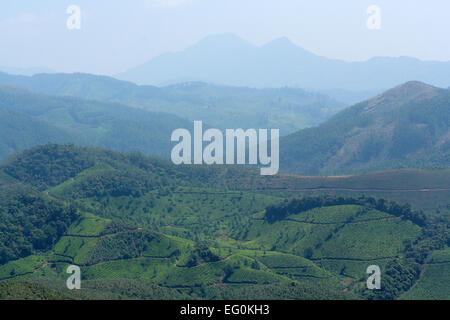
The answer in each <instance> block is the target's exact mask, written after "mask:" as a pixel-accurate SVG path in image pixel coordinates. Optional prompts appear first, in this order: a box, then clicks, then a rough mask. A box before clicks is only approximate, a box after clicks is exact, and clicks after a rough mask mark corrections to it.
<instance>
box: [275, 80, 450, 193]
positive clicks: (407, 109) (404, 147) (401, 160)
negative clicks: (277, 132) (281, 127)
mask: <svg viewBox="0 0 450 320" xmlns="http://www.w3.org/2000/svg"><path fill="white" fill-rule="evenodd" d="M449 105H450V90H448V89H440V88H436V87H432V86H429V85H426V84H424V83H420V82H408V83H406V84H404V85H400V86H398V87H395V88H393V89H391V90H388V91H387V92H385V93H383V94H382V95H379V96H377V97H374V98H372V99H370V100H368V101H364V102H361V103H358V104H356V105H354V106H352V107H350V108H348V109H345V110H343V111H341V112H339V113H338V114H336V115H335V116H334V117H332V118H331V119H330V120H328V121H327V122H325V123H323V124H321V125H319V126H318V127H314V128H308V129H304V130H300V131H298V132H296V133H294V134H292V135H289V136H287V137H284V138H282V139H281V140H280V159H281V160H280V164H281V166H280V170H281V171H283V172H289V173H296V174H307V175H341V174H352V173H364V172H370V171H375V170H385V169H392V168H428V169H449V168H450V153H449V152H450V141H449V138H448V137H449V118H450V114H449V112H450V109H449V107H448V106H449ZM447 186H448V184H447Z"/></svg>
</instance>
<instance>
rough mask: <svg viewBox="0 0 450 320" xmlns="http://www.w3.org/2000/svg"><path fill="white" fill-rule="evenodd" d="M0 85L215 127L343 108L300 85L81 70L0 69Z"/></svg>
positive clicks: (289, 125)
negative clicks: (153, 78) (132, 78)
mask: <svg viewBox="0 0 450 320" xmlns="http://www.w3.org/2000/svg"><path fill="white" fill-rule="evenodd" d="M0 84H3V85H10V86H18V87H21V88H25V89H27V90H30V91H33V92H36V93H42V94H47V95H59V96H71V97H76V98H81V99H89V100H100V101H105V102H112V103H120V104H125V105H128V106H132V107H136V108H139V109H145V110H149V111H153V112H165V113H171V114H175V115H177V116H179V117H182V118H185V119H189V120H191V121H194V120H202V121H203V122H205V123H208V124H210V125H211V126H213V127H216V128H219V129H227V128H239V127H242V128H278V129H280V130H281V134H288V133H292V132H295V131H297V130H298V129H301V128H305V127H310V126H314V125H318V124H319V123H321V122H323V121H325V120H327V119H329V118H330V117H331V116H332V115H333V114H335V113H336V112H337V111H338V110H340V109H342V108H343V107H345V104H343V103H340V102H337V101H336V100H333V99H331V98H329V97H328V96H326V95H323V94H320V93H313V92H308V91H305V90H302V89H294V88H277V89H270V88H267V89H254V88H247V87H244V88H239V87H226V86H217V85H212V84H206V83H201V82H192V83H182V84H177V85H171V86H167V87H162V88H159V87H154V86H138V85H135V84H134V83H131V82H126V81H119V80H117V79H114V78H110V77H105V76H96V75H90V74H80V73H75V74H38V75H34V76H32V77H25V76H12V75H7V74H5V73H0Z"/></svg>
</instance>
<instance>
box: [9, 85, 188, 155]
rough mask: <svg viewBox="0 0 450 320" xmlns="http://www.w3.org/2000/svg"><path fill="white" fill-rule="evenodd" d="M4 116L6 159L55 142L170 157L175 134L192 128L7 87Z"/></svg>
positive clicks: (161, 117) (170, 118)
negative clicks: (16, 153) (17, 153)
mask: <svg viewBox="0 0 450 320" xmlns="http://www.w3.org/2000/svg"><path fill="white" fill-rule="evenodd" d="M0 115H1V117H0V124H1V126H0V131H1V133H2V135H1V138H0V159H4V158H5V157H6V156H8V155H10V154H12V153H14V152H17V151H19V150H24V149H26V148H30V147H33V146H36V145H41V144H46V143H49V142H53V143H75V144H82V145H94V146H103V147H108V148H113V149H116V150H119V151H141V152H143V153H146V154H151V155H158V156H163V157H169V155H170V150H171V147H172V146H171V144H170V135H171V133H172V131H173V130H175V129H177V128H189V127H191V126H192V123H191V122H189V121H187V120H184V119H182V118H179V117H177V116H175V115H171V114H168V113H156V112H149V111H145V110H139V109H136V108H131V107H127V106H124V105H120V104H118V103H107V102H99V101H95V100H83V99H79V98H72V97H55V96H47V95H43V94H36V93H31V92H29V91H26V90H23V89H20V88H16V87H5V86H0Z"/></svg>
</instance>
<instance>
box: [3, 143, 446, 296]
mask: <svg viewBox="0 0 450 320" xmlns="http://www.w3.org/2000/svg"><path fill="white" fill-rule="evenodd" d="M0 172H2V175H1V176H0V178H1V180H2V181H5V182H6V181H8V182H12V181H20V182H21V183H20V184H16V183H5V184H3V187H2V189H0V194H1V201H2V205H1V208H2V210H1V214H2V219H1V221H2V223H1V225H0V228H1V229H2V233H1V234H2V237H3V239H2V242H1V243H2V244H3V243H6V244H8V245H7V246H5V247H3V248H2V249H1V250H2V251H1V252H3V253H2V257H3V258H2V259H3V260H2V261H1V262H0V288H2V289H1V292H2V293H1V294H2V295H1V298H2V299H8V298H11V299H12V298H16V299H24V298H32V299H99V298H100V299H170V298H172V299H361V298H362V299H396V298H408V297H414V296H417V295H419V294H420V295H421V296H423V297H434V296H436V294H439V297H443V298H444V299H446V298H449V296H448V293H446V291H445V289H444V288H443V287H442V286H441V287H440V288H441V289H439V291H438V293H436V294H435V293H433V291H432V290H431V289H427V288H429V287H430V285H432V283H433V281H442V278H439V277H438V276H437V273H436V271H434V270H433V268H430V267H431V266H432V265H431V263H436V266H437V265H439V266H441V264H437V263H438V262H441V261H444V260H445V259H446V258H445V257H446V251H445V250H446V249H445V248H446V247H447V246H448V241H449V233H448V230H449V228H448V227H449V221H448V217H446V216H445V215H443V214H441V215H435V214H433V215H431V214H429V215H424V214H423V213H422V212H420V211H416V210H414V209H411V207H410V206H408V205H400V204H398V203H396V202H392V201H384V200H381V199H374V198H372V197H370V195H369V194H367V195H366V196H364V197H362V196H347V197H339V196H333V195H328V196H325V195H316V196H313V197H305V196H302V193H301V192H296V193H294V194H292V193H290V194H287V192H286V191H283V190H280V189H278V191H274V190H277V189H276V187H277V185H278V184H279V183H281V182H280V181H287V182H289V183H288V184H287V186H288V187H290V186H291V185H290V184H293V183H294V182H295V181H296V180H295V179H300V178H298V177H269V178H268V177H261V176H259V175H258V174H257V171H256V170H252V169H248V168H240V167H223V166H222V167H220V166H219V167H215V166H212V167H207V166H195V167H194V166H174V165H172V164H171V163H170V162H168V161H165V160H158V159H152V158H147V157H144V156H142V155H138V154H122V153H117V152H113V151H109V150H105V149H98V148H83V147H75V146H70V145H47V146H43V147H36V148H33V149H30V150H27V151H24V152H21V153H18V154H16V155H14V156H11V157H9V158H8V159H7V160H6V161H5V162H4V163H3V164H2V166H1V171H0ZM255 172H256V174H255ZM402 174H405V173H402ZM417 174H419V175H420V174H423V175H426V176H427V174H426V172H423V173H422V172H419V173H417ZM280 179H284V180H280ZM353 179H354V180H355V181H360V180H358V179H357V178H355V177H354V178H353ZM411 179H412V180H414V179H415V178H414V177H413V178H411ZM302 181H303V180H302ZM404 181H408V179H407V178H405V179H404ZM297 183H299V182H298V181H297ZM303 183H304V182H303ZM308 183H312V182H311V181H309V182H308ZM353 183H355V182H353ZM359 183H360V184H359V185H358V184H357V183H356V185H357V186H362V184H363V182H361V181H360V182H359ZM398 183H399V184H398V187H402V182H398ZM428 183H429V185H433V184H435V185H439V184H445V180H442V181H441V182H440V180H439V178H436V179H432V178H430V181H429V182H428ZM382 185H383V182H382V181H380V182H379V185H378V186H382ZM414 186H417V187H420V182H419V180H416V185H414ZM270 190H273V191H270ZM292 196H294V198H292ZM42 230H43V231H45V232H40V231H42ZM44 236H45V237H44ZM8 248H17V250H16V251H13V252H9V251H8ZM71 264H75V265H78V266H80V267H81V272H82V290H79V291H69V290H67V289H65V280H66V279H67V277H68V274H67V273H66V272H65V271H66V268H67V267H68V266H69V265H71ZM371 264H377V265H379V266H380V267H381V269H382V272H383V274H386V277H385V278H386V281H385V282H383V284H384V285H385V288H383V289H382V290H381V291H380V292H376V293H374V292H368V290H367V289H365V279H366V277H367V275H366V273H365V271H366V268H367V266H369V265H371ZM443 265H444V264H442V266H443ZM433 266H434V264H433ZM424 269H425V272H422V270H424ZM399 270H400V271H401V274H400V275H397V273H396V272H399ZM444 271H445V270H444ZM433 272H434V273H433ZM383 279H384V278H383ZM418 290H419V291H418ZM415 292H417V293H415ZM427 294H428V296H427Z"/></svg>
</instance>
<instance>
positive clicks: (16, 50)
mask: <svg viewBox="0 0 450 320" xmlns="http://www.w3.org/2000/svg"><path fill="white" fill-rule="evenodd" d="M70 5H76V6H78V7H79V8H80V10H81V15H80V29H72V30H69V29H68V27H67V20H68V19H69V17H70V14H68V13H67V8H68V7H69V6H70ZM371 5H376V6H377V7H378V8H379V9H380V15H379V19H378V20H377V21H379V22H380V24H379V26H380V28H379V29H369V28H368V26H367V20H368V19H369V18H371V17H372V15H373V12H371V13H368V12H367V9H368V8H369V6H371ZM449 16H450V1H448V0H427V1H424V0H395V1H393V0H370V1H366V0H340V1H337V0H314V1H313V0H309V1H305V0H128V1H124V0H121V1H119V0H95V1H92V0H70V1H67V0H58V1H55V0H40V1H35V0H15V1H2V2H1V4H0V44H1V46H0V66H1V67H17V68H30V67H46V68H50V69H52V70H54V71H58V72H87V73H96V74H105V75H114V74H117V73H120V72H123V71H125V70H127V69H129V68H132V67H135V66H137V65H140V64H142V63H144V62H146V61H148V60H150V59H151V58H154V57H156V56H158V55H160V54H163V53H165V52H169V51H180V50H183V49H184V48H186V47H188V46H190V45H192V44H194V43H196V42H197V41H199V40H201V39H202V38H204V37H206V36H207V35H211V34H220V33H235V34H236V35H238V36H240V37H242V38H243V39H245V40H247V41H249V42H251V43H253V44H255V45H262V44H264V43H267V42H269V41H271V40H274V39H276V38H279V37H287V38H289V39H290V40H291V41H292V42H293V43H295V44H297V45H299V46H301V47H303V48H304V49H306V50H309V51H311V52H313V53H315V54H318V55H321V56H326V57H328V58H335V59H342V60H346V61H361V60H367V59H370V58H372V57H375V56H394V57H396V56H411V57H415V58H419V59H422V60H437V61H450V41H449V39H450V19H449Z"/></svg>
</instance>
